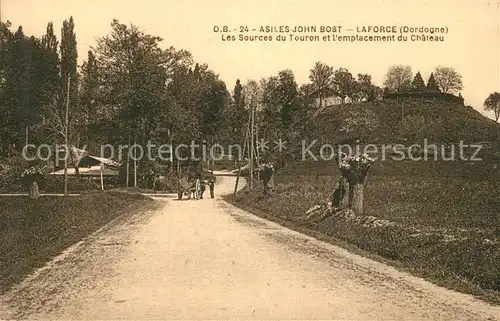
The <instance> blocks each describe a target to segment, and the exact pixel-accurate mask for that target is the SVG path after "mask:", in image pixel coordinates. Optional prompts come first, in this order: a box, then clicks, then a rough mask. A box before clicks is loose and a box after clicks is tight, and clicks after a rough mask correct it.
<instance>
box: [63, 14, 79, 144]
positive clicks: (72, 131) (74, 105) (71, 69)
mask: <svg viewBox="0 0 500 321" xmlns="http://www.w3.org/2000/svg"><path fill="white" fill-rule="evenodd" d="M74 29H75V24H74V22H73V17H70V18H69V20H64V22H63V27H62V29H61V44H60V46H59V48H60V52H61V73H60V74H61V93H63V97H64V99H60V101H59V105H60V110H59V112H60V113H61V114H62V115H64V113H65V111H66V106H65V102H66V97H67V95H68V81H69V82H70V83H69V85H70V86H69V106H70V107H69V108H70V109H71V112H70V113H69V124H68V126H69V135H70V137H71V138H69V137H68V140H69V141H70V144H71V141H72V140H77V141H78V140H79V139H78V138H77V136H78V134H79V133H78V132H77V130H78V129H77V128H78V125H79V122H80V121H81V120H80V119H79V118H81V117H80V116H81V115H82V113H81V112H79V110H78V107H79V106H78V74H77V59H78V53H77V48H76V34H75V30H74ZM62 118H63V119H64V117H62ZM77 145H78V142H77Z"/></svg>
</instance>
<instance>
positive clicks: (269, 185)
mask: <svg viewBox="0 0 500 321" xmlns="http://www.w3.org/2000/svg"><path fill="white" fill-rule="evenodd" d="M258 171H259V173H260V177H261V179H262V184H263V185H264V196H266V197H268V196H272V195H273V191H274V164H272V163H263V164H261V165H260V166H259V168H258Z"/></svg>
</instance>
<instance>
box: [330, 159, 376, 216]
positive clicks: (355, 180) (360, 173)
mask: <svg viewBox="0 0 500 321" xmlns="http://www.w3.org/2000/svg"><path fill="white" fill-rule="evenodd" d="M338 157H339V158H338V160H337V162H338V166H339V169H340V172H341V173H342V176H344V177H345V178H346V180H347V181H348V182H349V204H348V207H349V208H350V209H352V210H353V211H354V212H355V213H356V214H363V200H364V183H365V179H366V175H367V174H368V171H369V170H370V167H371V166H372V164H373V163H374V162H375V159H373V158H371V157H370V156H368V155H367V154H359V153H358V154H355V155H347V154H345V153H342V152H341V153H339V155H338Z"/></svg>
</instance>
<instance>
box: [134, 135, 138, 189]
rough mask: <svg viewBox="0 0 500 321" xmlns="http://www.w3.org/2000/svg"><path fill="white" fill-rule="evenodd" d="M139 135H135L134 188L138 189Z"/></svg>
mask: <svg viewBox="0 0 500 321" xmlns="http://www.w3.org/2000/svg"><path fill="white" fill-rule="evenodd" d="M136 144H137V134H135V133H134V187H135V188H137V148H136V147H135V146H136Z"/></svg>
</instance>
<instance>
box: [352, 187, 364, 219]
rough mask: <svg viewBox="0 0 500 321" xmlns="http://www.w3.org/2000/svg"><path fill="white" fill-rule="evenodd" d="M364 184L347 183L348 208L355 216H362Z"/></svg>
mask: <svg viewBox="0 0 500 321" xmlns="http://www.w3.org/2000/svg"><path fill="white" fill-rule="evenodd" d="M363 191H364V184H363V183H362V182H361V183H360V182H358V183H355V184H352V183H349V208H350V209H352V210H353V211H354V212H355V213H356V214H363Z"/></svg>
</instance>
